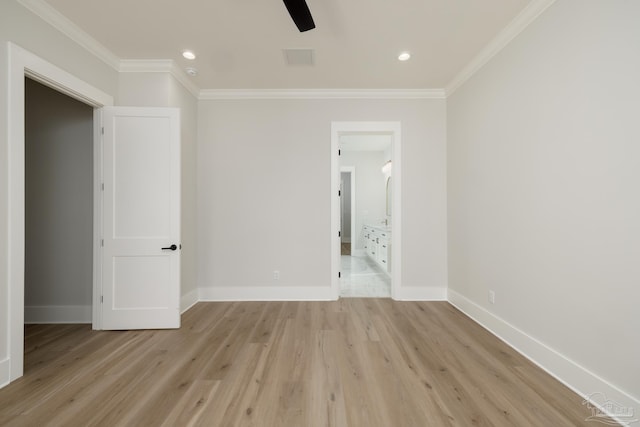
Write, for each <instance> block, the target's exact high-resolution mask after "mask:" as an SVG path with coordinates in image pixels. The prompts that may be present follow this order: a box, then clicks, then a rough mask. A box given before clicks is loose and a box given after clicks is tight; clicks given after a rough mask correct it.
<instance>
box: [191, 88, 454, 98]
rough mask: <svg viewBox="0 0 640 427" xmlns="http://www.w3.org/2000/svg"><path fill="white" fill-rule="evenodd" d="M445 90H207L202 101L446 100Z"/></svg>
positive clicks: (202, 93)
mask: <svg viewBox="0 0 640 427" xmlns="http://www.w3.org/2000/svg"><path fill="white" fill-rule="evenodd" d="M445 97H446V93H445V91H444V89H205V90H201V91H200V96H199V97H198V98H199V99H201V100H217V99H444V98H445Z"/></svg>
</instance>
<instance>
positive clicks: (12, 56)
mask: <svg viewBox="0 0 640 427" xmlns="http://www.w3.org/2000/svg"><path fill="white" fill-rule="evenodd" d="M7 47H8V59H9V61H8V63H9V67H8V77H9V79H8V81H9V84H8V87H9V92H8V120H7V124H8V129H7V130H8V132H7V135H8V152H9V156H8V159H7V164H8V177H9V187H8V190H9V191H8V200H9V212H8V213H9V220H8V223H9V230H10V231H9V236H8V251H9V263H8V272H7V277H8V282H9V303H8V325H7V329H8V331H7V332H8V336H9V339H8V354H9V359H8V360H6V361H5V363H7V365H8V367H7V368H8V369H6V368H3V372H7V373H8V375H9V377H8V378H0V381H1V382H3V383H4V382H11V381H14V380H16V379H18V378H19V377H21V376H22V374H23V370H24V324H25V322H24V321H25V316H24V315H25V305H24V304H25V299H24V297H25V286H24V285H25V220H26V215H25V77H29V78H30V79H33V80H35V81H37V82H40V83H42V84H44V85H46V86H48V87H50V88H52V89H55V90H56V91H58V92H60V93H63V94H65V95H68V96H70V97H72V98H74V99H76V100H78V101H80V102H82V103H84V104H86V105H88V106H90V108H91V109H92V111H93V112H92V114H93V123H94V126H93V131H92V141H93V153H92V156H93V177H92V179H91V183H92V185H93V195H94V197H93V208H92V212H93V221H92V224H93V229H94V234H93V238H92V246H93V257H92V262H93V265H94V267H93V269H92V276H93V277H92V286H93V289H96V288H97V289H99V277H100V271H99V268H97V267H96V266H99V265H100V259H99V256H96V254H98V253H99V245H100V241H99V239H98V238H96V236H100V228H99V227H100V225H101V212H102V207H101V197H100V189H99V187H98V186H99V185H100V175H99V174H100V164H101V150H100V143H99V141H100V130H99V126H97V125H96V123H99V115H100V110H99V109H98V108H99V107H103V106H105V105H113V98H112V97H111V96H110V95H107V94H105V93H104V92H102V91H100V90H98V89H96V88H94V87H93V86H91V85H89V84H87V83H86V82H84V81H82V80H80V79H78V78H77V77H75V76H73V75H71V74H69V73H67V72H66V71H64V70H62V69H60V68H58V67H56V66H55V65H53V64H51V63H49V62H47V61H45V60H43V59H42V58H40V57H38V56H36V55H34V54H32V53H30V52H29V51H27V50H24V49H22V48H20V47H19V46H17V45H15V44H13V43H8V44H7ZM64 249H65V248H64V246H63V247H62V248H61V249H60V250H64ZM92 293H93V295H92V303H91V307H92V316H91V317H92V322H93V326H94V328H96V327H99V310H98V307H99V300H97V298H99V295H98V294H97V293H96V292H92Z"/></svg>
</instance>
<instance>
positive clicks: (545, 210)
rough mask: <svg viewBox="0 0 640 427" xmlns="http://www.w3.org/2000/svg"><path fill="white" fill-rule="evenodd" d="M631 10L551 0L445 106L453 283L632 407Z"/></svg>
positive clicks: (578, 378)
mask: <svg viewBox="0 0 640 427" xmlns="http://www.w3.org/2000/svg"><path fill="white" fill-rule="evenodd" d="M639 17H640V2H636V1H601V0H561V1H557V2H556V3H555V4H554V5H553V6H551V8H550V9H548V10H547V11H546V12H545V13H544V14H543V15H542V16H540V17H539V18H538V19H537V20H536V21H535V22H534V23H533V24H532V25H531V26H530V27H529V28H527V29H526V30H525V31H524V32H523V33H522V34H521V35H520V36H518V38H517V39H515V40H514V41H513V42H512V43H511V44H510V45H509V46H507V48H505V49H504V50H503V51H502V52H501V53H500V54H498V55H497V56H496V57H495V58H494V59H493V60H492V61H491V62H489V63H488V64H487V65H486V66H485V67H484V68H483V69H482V70H481V71H480V72H479V73H478V74H476V75H475V76H474V77H473V78H472V79H471V80H469V81H468V82H467V83H466V84H465V85H464V86H462V88H460V89H459V90H458V91H457V92H456V93H455V94H454V95H453V96H452V97H450V98H449V100H448V112H447V114H448V181H449V192H448V195H449V285H450V290H451V293H450V295H453V297H454V299H457V298H456V297H457V296H461V297H462V299H460V300H461V301H463V302H464V301H465V300H464V299H466V300H467V302H466V303H467V304H468V303H470V304H468V307H472V306H473V304H475V305H477V306H479V307H480V308H478V309H477V313H478V315H481V316H485V318H486V319H490V318H491V316H497V317H498V318H500V319H502V320H504V321H505V322H508V323H509V324H511V325H512V326H513V327H515V328H517V329H520V331H522V332H524V334H526V335H528V336H529V337H530V338H533V339H534V340H538V341H539V344H541V346H539V348H540V349H541V353H540V354H541V357H540V358H539V359H538V361H539V362H540V363H542V364H543V365H544V366H546V367H547V368H548V369H550V370H551V371H553V372H554V373H555V374H556V375H559V376H560V377H561V378H563V379H564V380H565V381H567V382H568V383H569V384H571V385H572V386H574V387H575V388H577V389H578V390H579V391H581V392H583V393H592V392H597V391H602V392H605V391H606V392H607V394H608V396H609V397H610V398H612V399H615V400H619V401H620V403H623V404H626V405H631V404H634V405H636V413H637V411H638V410H639V409H640V407H639V406H637V405H638V399H639V398H640V369H639V368H638V361H639V360H640V339H638V331H640V316H639V307H640V286H639V283H640V263H639V262H638V260H640V198H639V197H638V194H640V193H639V191H638V188H639V187H638V183H639V182H640V144H639V142H640V126H638V111H639V110H638V99H640V84H639V80H638V79H639V76H640V48H639V47H640V26H639V25H638V18H639ZM489 289H493V290H495V292H496V303H495V305H490V304H488V302H487V292H488V290H489ZM483 310H486V311H487V312H488V313H490V314H489V315H487V313H486V312H484V311H483ZM483 313H484V314H483ZM496 325H498V323H496ZM527 343H530V344H531V348H534V347H535V348H537V347H536V346H537V345H538V344H535V343H534V341H532V340H529V341H523V344H522V345H523V346H525V347H526V346H527V345H529V344H527ZM544 346H547V349H546V350H544V351H542V348H543V347H544ZM554 352H555V354H554ZM558 353H559V354H558ZM547 356H549V357H548V358H547V359H546V360H545V359H544V358H545V357H547ZM562 356H564V357H566V358H568V359H569V362H571V363H568V362H567V361H566V360H565V359H562ZM580 367H582V368H584V369H586V370H587V371H590V372H591V374H593V375H591V374H589V372H586V371H581V368H580ZM595 376H599V377H600V378H601V379H602V380H604V381H598V380H597V378H595ZM607 383H608V385H607ZM609 386H610V387H609ZM594 387H597V388H595V389H594ZM605 388H606V390H605ZM616 389H618V390H617V391H616ZM623 391H624V392H626V394H625V393H624V392H623ZM634 399H635V403H634Z"/></svg>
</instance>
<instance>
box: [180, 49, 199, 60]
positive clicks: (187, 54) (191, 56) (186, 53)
mask: <svg viewBox="0 0 640 427" xmlns="http://www.w3.org/2000/svg"><path fill="white" fill-rule="evenodd" d="M182 56H184V57H185V58H186V59H196V54H195V53H193V52H191V51H190V50H185V51H184V52H182Z"/></svg>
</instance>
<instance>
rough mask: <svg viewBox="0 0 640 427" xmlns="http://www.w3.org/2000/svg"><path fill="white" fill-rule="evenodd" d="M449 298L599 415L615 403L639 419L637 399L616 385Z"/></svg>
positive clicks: (474, 306) (474, 307)
mask: <svg viewBox="0 0 640 427" xmlns="http://www.w3.org/2000/svg"><path fill="white" fill-rule="evenodd" d="M448 296H449V297H448V299H449V302H450V303H451V304H452V305H454V306H455V307H456V308H458V309H459V310H460V311H462V312H463V313H464V314H466V315H467V316H469V317H470V318H471V319H473V320H474V321H475V322H476V323H478V324H480V325H481V326H482V327H484V328H485V329H487V330H488V331H489V332H491V333H492V334H494V335H495V336H496V337H498V338H499V339H501V340H502V341H504V342H505V343H506V344H507V345H509V346H510V347H512V348H513V349H514V350H516V351H517V352H518V353H520V354H522V355H523V356H524V357H526V358H527V359H529V360H530V361H531V362H533V363H534V364H536V365H538V366H539V367H540V368H542V369H543V370H544V371H546V372H547V373H549V374H550V375H551V376H552V377H554V378H556V379H557V380H558V381H560V382H561V383H563V384H564V385H566V386H567V387H569V388H570V389H571V390H573V391H574V392H576V393H577V394H578V395H580V396H581V397H582V398H583V399H588V400H589V402H590V403H591V404H592V405H594V406H599V409H600V410H601V411H602V412H604V413H606V411H605V409H606V404H607V403H611V402H615V403H617V404H618V406H619V407H622V408H631V409H633V410H634V412H635V415H636V417H635V418H637V417H638V412H640V400H638V399H637V398H635V397H633V396H631V395H630V394H628V393H626V392H624V391H622V390H620V389H619V388H617V387H616V386H615V385H613V384H611V383H609V382H607V381H606V380H604V379H602V378H600V377H599V376H598V375H597V374H595V373H593V372H591V371H589V370H587V369H586V368H584V367H582V366H580V365H579V364H578V363H576V362H574V361H573V360H571V359H569V358H568V357H566V356H564V355H562V354H561V353H559V352H557V351H556V350H554V349H552V348H551V347H549V346H547V345H546V344H544V343H542V342H540V341H538V340H537V339H536V338H534V337H532V336H530V335H528V334H527V333H526V332H524V331H521V330H520V329H518V328H516V327H515V326H513V325H511V324H509V323H508V322H506V321H505V320H503V319H501V318H499V317H498V316H496V315H494V314H493V313H491V312H489V311H488V310H486V309H485V308H484V307H481V306H480V305H478V304H476V303H475V302H473V301H471V300H470V299H468V298H466V297H464V296H463V295H461V294H459V293H457V292H456V291H453V290H451V289H449V290H448ZM596 393H600V394H601V396H605V397H606V401H602V402H601V403H603V404H605V407H602V405H598V402H597V401H594V400H595V397H593V396H595V394H596ZM590 397H591V398H590ZM609 416H611V417H613V418H616V417H615V414H609ZM619 421H620V424H621V425H628V424H629V420H626V423H625V420H624V419H621V418H619Z"/></svg>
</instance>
